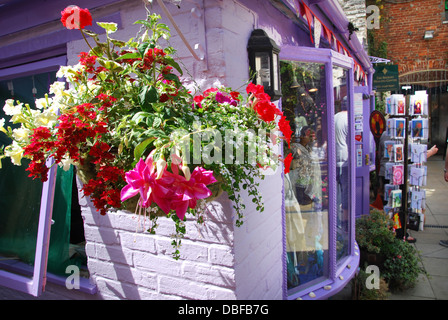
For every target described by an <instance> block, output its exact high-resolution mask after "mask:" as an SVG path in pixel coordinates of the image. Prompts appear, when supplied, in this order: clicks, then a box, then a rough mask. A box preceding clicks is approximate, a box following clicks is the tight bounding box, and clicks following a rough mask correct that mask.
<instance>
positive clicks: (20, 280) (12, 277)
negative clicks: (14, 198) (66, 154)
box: [0, 158, 56, 297]
mask: <svg viewBox="0 0 448 320" xmlns="http://www.w3.org/2000/svg"><path fill="white" fill-rule="evenodd" d="M53 163H54V160H53V159H52V158H51V159H50V160H47V166H48V167H50V166H51V165H52V164H53ZM55 185H56V167H55V166H52V167H50V171H49V175H48V180H47V181H46V182H45V183H44V184H43V187H42V196H41V204H40V213H39V227H38V231H37V241H36V253H35V258H34V269H33V272H32V274H31V275H32V278H31V279H30V278H28V277H24V276H21V275H18V274H15V273H11V272H8V271H4V270H0V284H1V285H2V286H6V287H8V288H11V289H15V290H18V291H21V292H25V293H29V294H31V295H33V296H36V297H37V296H39V295H40V294H41V293H42V290H43V289H44V287H45V282H46V276H45V275H46V269H47V268H46V267H47V256H48V245H49V242H50V226H51V215H52V212H53V199H54V188H55Z"/></svg>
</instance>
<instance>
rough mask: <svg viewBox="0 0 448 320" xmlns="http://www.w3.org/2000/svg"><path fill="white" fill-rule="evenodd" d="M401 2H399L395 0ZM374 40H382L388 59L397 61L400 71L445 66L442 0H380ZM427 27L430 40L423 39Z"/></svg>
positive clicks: (447, 28)
mask: <svg viewBox="0 0 448 320" xmlns="http://www.w3.org/2000/svg"><path fill="white" fill-rule="evenodd" d="M395 2H402V1H395ZM381 3H382V4H383V8H382V9H381V10H380V15H381V20H380V29H379V30H375V35H376V37H377V41H381V40H382V41H386V42H387V44H388V46H387V51H388V59H390V60H392V61H393V63H394V64H398V66H399V71H400V74H402V73H406V72H409V71H418V70H425V69H427V68H428V67H429V69H439V68H445V67H446V65H447V64H448V24H443V23H442V22H443V21H444V20H445V9H444V0H413V1H412V0H411V1H406V2H403V3H387V2H386V1H381ZM427 30H434V39H431V40H424V39H423V35H424V33H425V31H427Z"/></svg>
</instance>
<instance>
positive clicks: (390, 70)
mask: <svg viewBox="0 0 448 320" xmlns="http://www.w3.org/2000/svg"><path fill="white" fill-rule="evenodd" d="M373 86H374V87H376V90H377V91H382V92H384V91H398V90H400V85H399V83H398V65H384V66H376V67H375V73H374V74H373Z"/></svg>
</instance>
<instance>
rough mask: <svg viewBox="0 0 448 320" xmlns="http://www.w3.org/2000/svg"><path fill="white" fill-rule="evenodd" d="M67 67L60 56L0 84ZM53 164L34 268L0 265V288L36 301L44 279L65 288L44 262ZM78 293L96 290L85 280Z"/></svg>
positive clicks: (9, 74)
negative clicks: (49, 272)
mask: <svg viewBox="0 0 448 320" xmlns="http://www.w3.org/2000/svg"><path fill="white" fill-rule="evenodd" d="M66 64H67V57H66V56H65V55H62V56H57V57H53V58H49V59H45V60H42V61H37V62H31V63H28V64H24V65H19V66H15V67H10V68H5V69H1V70H0V80H6V79H14V78H19V77H25V76H29V75H32V74H36V73H44V72H49V71H56V70H58V69H59V67H60V66H61V65H66ZM53 163H54V160H53V159H52V158H50V159H48V160H47V163H46V165H47V167H49V168H50V170H49V172H48V180H47V181H46V182H44V183H43V186H42V195H41V204H40V211H39V225H38V231H37V241H36V253H35V257H34V267H30V266H28V265H25V264H24V263H21V262H14V263H8V262H2V263H1V264H0V266H1V267H3V268H4V270H0V286H5V287H8V288H11V289H15V290H18V291H21V292H25V293H28V294H30V295H33V296H36V297H37V296H40V295H41V294H42V292H43V291H44V289H45V285H46V283H47V279H48V280H49V281H50V282H52V283H56V284H59V285H64V286H65V278H64V277H61V276H55V275H52V274H48V275H47V258H48V248H49V243H50V228H51V217H52V213H53V200H54V191H55V185H56V169H57V167H56V166H53ZM16 272H20V273H22V274H27V275H29V276H31V277H27V276H23V275H20V274H17V273H16ZM80 291H83V292H86V293H90V294H94V293H96V292H97V288H96V286H95V285H92V284H90V282H89V280H88V279H84V278H81V280H80Z"/></svg>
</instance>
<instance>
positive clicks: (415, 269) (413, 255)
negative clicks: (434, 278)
mask: <svg viewBox="0 0 448 320" xmlns="http://www.w3.org/2000/svg"><path fill="white" fill-rule="evenodd" d="M383 251H384V253H385V256H386V261H385V262H384V268H383V270H382V275H383V276H384V278H385V279H386V280H387V282H388V283H389V288H390V290H391V291H402V290H406V289H409V288H412V287H414V286H415V284H416V282H417V279H418V276H419V275H420V274H421V273H424V272H425V271H424V270H423V269H422V267H421V266H420V263H421V259H420V257H419V255H418V252H417V250H416V249H415V247H414V246H413V245H412V244H410V243H408V242H406V241H403V240H399V239H395V240H394V241H393V242H392V243H390V244H389V245H387V246H386V247H385V248H384V250H383Z"/></svg>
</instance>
